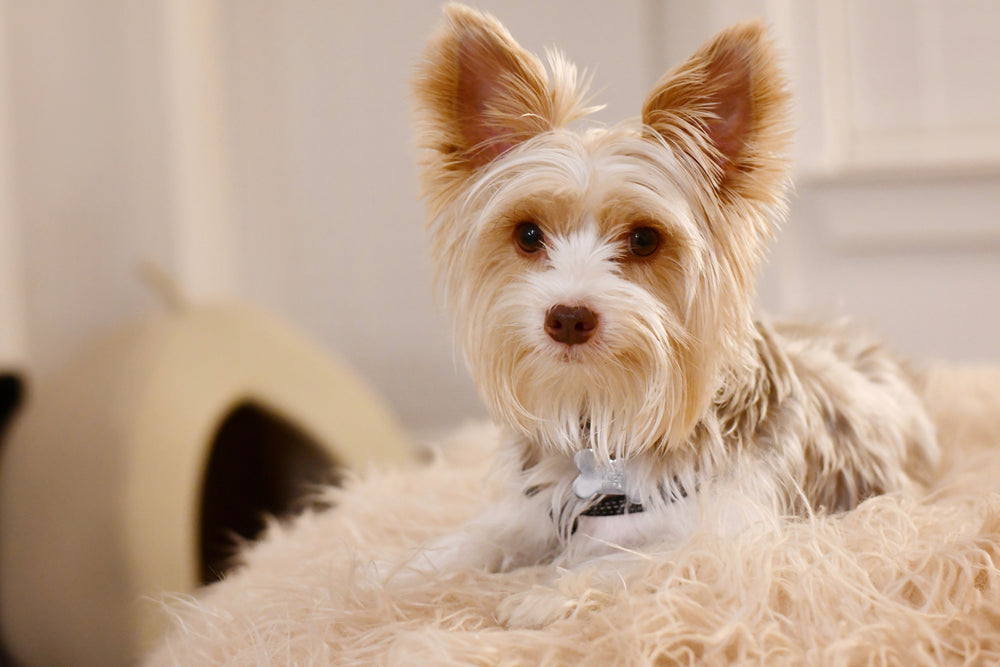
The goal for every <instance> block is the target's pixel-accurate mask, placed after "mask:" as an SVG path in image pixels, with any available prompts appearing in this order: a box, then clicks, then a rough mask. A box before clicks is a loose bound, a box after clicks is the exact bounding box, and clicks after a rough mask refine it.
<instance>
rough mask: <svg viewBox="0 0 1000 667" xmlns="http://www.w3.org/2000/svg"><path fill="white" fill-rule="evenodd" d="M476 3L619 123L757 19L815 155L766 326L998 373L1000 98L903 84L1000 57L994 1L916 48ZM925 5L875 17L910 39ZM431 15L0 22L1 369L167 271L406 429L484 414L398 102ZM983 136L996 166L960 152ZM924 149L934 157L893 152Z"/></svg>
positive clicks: (392, 8)
mask: <svg viewBox="0 0 1000 667" xmlns="http://www.w3.org/2000/svg"><path fill="white" fill-rule="evenodd" d="M942 1H943V0H942ZM481 4H482V5H483V6H486V7H488V8H489V9H491V10H492V11H493V12H494V13H496V14H497V15H498V16H499V17H500V18H501V19H502V20H504V21H505V22H506V23H507V24H508V26H509V27H510V28H511V30H512V31H513V32H514V34H515V35H516V36H517V37H518V38H519V39H520V40H521V41H522V42H523V43H524V44H525V45H526V46H528V47H529V48H532V49H536V50H540V49H541V48H542V47H544V46H546V45H550V44H558V45H560V46H561V47H562V48H563V49H564V50H565V51H567V52H568V53H569V55H570V56H571V57H572V58H573V59H574V60H576V61H577V62H578V63H579V64H581V65H583V66H586V67H588V69H591V70H592V71H593V73H594V88H595V90H597V91H598V92H599V93H600V94H599V96H598V97H599V100H600V101H603V102H607V103H608V108H607V109H606V111H605V112H603V114H602V118H604V119H608V120H614V119H618V118H622V117H625V116H629V115H634V114H636V113H637V111H638V106H639V104H640V102H641V100H642V96H643V93H644V92H645V89H646V88H647V87H648V86H649V85H651V83H652V82H653V80H654V79H655V78H656V77H657V76H658V75H659V74H660V73H661V71H662V70H663V69H665V68H666V66H667V65H668V64H670V63H672V62H674V61H675V60H676V59H677V58H679V57H682V56H683V54H686V53H687V52H688V51H689V50H690V49H692V48H694V47H695V46H696V45H697V44H698V43H700V42H701V41H702V40H703V39H705V38H706V37H708V35H709V34H710V31H712V30H714V29H715V28H717V27H721V25H723V24H725V23H727V22H729V21H730V20H734V19H738V18H741V17H743V16H747V15H752V14H759V13H764V14H765V15H766V16H767V17H768V18H769V20H770V21H771V22H772V24H774V26H775V29H776V31H777V32H778V34H779V36H780V38H781V39H782V41H783V43H784V44H785V45H786V47H787V49H788V51H789V53H790V65H791V67H792V69H793V71H794V73H795V74H796V81H797V93H798V94H799V97H800V99H801V100H802V103H801V106H800V109H801V113H800V116H799V124H800V126H802V137H803V140H802V143H801V146H802V148H801V149H800V151H799V158H800V169H799V171H800V173H801V176H802V181H801V183H800V186H799V188H798V190H797V195H796V197H795V199H794V201H793V209H792V220H791V222H790V224H789V226H788V229H787V230H786V235H785V237H784V238H783V241H782V243H781V245H780V246H779V248H778V249H777V251H776V253H775V255H774V258H773V261H772V264H771V266H770V267H769V269H768V273H767V275H766V276H765V278H764V281H763V286H762V299H763V301H764V303H765V305H766V306H767V307H768V308H769V309H772V310H778V311H805V312H809V313H816V314H829V313H841V312H844V313H853V314H855V315H857V316H859V317H860V318H861V319H862V320H864V321H867V322H870V323H871V324H873V325H874V326H876V327H877V328H879V329H880V330H883V331H885V332H886V333H887V335H888V337H889V338H890V339H891V340H892V341H894V342H895V343H896V344H897V346H898V347H900V348H901V349H903V350H904V351H907V352H909V353H913V354H917V355H936V356H946V357H953V358H961V359H968V360H980V359H988V358H993V359H995V358H997V357H998V356H1000V343H997V342H996V341H997V335H998V333H1000V316H998V314H997V312H998V309H997V308H996V305H997V303H998V301H1000V222H998V216H997V214H996V211H997V210H1000V201H998V198H1000V178H998V174H1000V145H997V142H995V141H994V139H995V137H996V136H997V134H996V133H995V131H996V130H997V127H994V126H990V125H989V119H990V118H992V119H993V120H994V123H995V122H996V119H998V118H1000V101H998V100H997V99H996V97H995V96H994V95H995V92H996V86H997V85H998V84H997V83H995V81H994V82H993V83H989V82H985V83H984V82H981V84H982V85H981V86H980V88H981V89H982V90H980V92H979V93H977V94H978V95H979V97H977V98H975V99H976V100H978V101H979V104H980V106H983V107H985V108H987V109H989V108H990V105H991V104H995V105H996V107H997V108H996V109H994V110H993V111H994V113H993V114H992V115H990V114H980V115H977V116H975V117H974V118H973V117H964V116H962V115H961V114H960V113H957V112H955V111H954V109H952V111H950V112H949V111H948V109H949V107H948V106H947V105H946V104H944V105H943V103H942V102H941V100H940V99H937V98H945V100H947V98H948V89H946V88H941V87H940V86H938V87H937V88H935V87H934V86H924V87H920V85H919V84H912V82H911V81H910V78H907V76H904V75H905V74H907V73H912V72H911V70H910V69H906V67H905V64H906V62H907V61H906V59H905V58H903V59H902V62H903V65H904V69H903V70H902V73H901V72H900V71H899V70H898V68H899V63H898V62H897V61H898V60H900V59H899V58H896V59H895V60H893V59H892V56H893V54H896V55H898V54H901V53H902V54H905V53H906V50H905V49H906V48H908V45H912V44H911V42H912V40H913V39H915V37H914V35H916V36H917V37H919V38H920V39H923V40H927V39H930V40H931V42H932V44H934V45H936V48H935V49H930V50H931V51H934V52H935V53H939V54H941V55H940V58H938V60H934V59H925V61H922V62H921V63H920V67H919V69H920V71H919V72H917V74H915V75H914V76H916V77H917V80H918V81H931V82H933V81H935V79H934V78H933V77H934V76H938V78H941V77H940V71H941V67H942V63H944V65H948V66H952V65H954V66H960V65H961V63H962V59H963V58H967V59H973V60H975V61H976V62H979V60H981V58H980V57H979V55H977V53H978V52H977V51H976V48H978V47H977V44H979V42H977V41H976V35H972V36H971V37H970V36H968V35H966V34H965V33H963V32H962V30H963V29H964V30H967V29H968V26H969V25H973V26H975V25H979V24H982V25H987V26H989V25H992V30H993V31H994V33H993V39H994V41H995V38H996V37H997V35H996V32H997V31H1000V22H998V21H992V19H993V18H995V15H996V10H995V9H994V7H995V5H994V4H993V3H981V4H980V5H979V6H978V9H972V10H970V11H979V12H986V14H985V15H983V20H982V21H975V20H973V21H972V22H971V23H970V22H968V21H967V22H965V23H962V22H961V21H958V20H957V19H956V20H955V21H954V23H955V24H956V25H957V26H958V27H956V28H954V30H953V31H952V32H947V31H946V32H945V33H942V34H939V35H938V36H937V37H935V36H934V34H931V35H930V36H929V37H928V34H927V25H931V26H933V25H935V23H934V20H933V19H934V16H933V15H932V14H928V13H927V10H926V9H925V10H924V14H921V15H920V16H918V18H920V17H923V19H922V20H923V23H921V22H920V21H917V20H916V19H915V20H914V21H907V20H900V21H896V22H890V23H889V24H888V27H887V26H886V25H885V16H882V15H879V14H878V13H877V12H876V13H874V14H872V13H871V12H868V13H866V10H865V9H864V7H865V5H864V3H859V2H858V1H857V0H855V1H853V2H852V1H850V0H843V1H842V2H841V1H838V2H829V3H824V2H805V1H803V2H792V1H790V0H771V1H769V2H765V1H764V0H760V1H759V2H754V1H752V0H735V1H733V2H724V1H722V0H716V1H713V2H704V3H672V2H670V3H668V2H665V1H659V0H629V1H621V2H614V3H611V2H606V1H603V0H587V1H580V0H559V1H557V2H547V3H539V2H537V0H517V1H513V0H512V1H507V2H502V1H500V0H497V1H496V2H490V3H481ZM911 4H912V3H902V2H896V3H891V2H886V3H880V4H879V6H880V7H883V8H888V9H886V10H885V11H887V12H890V13H889V17H890V18H891V17H892V16H893V15H892V13H891V12H892V11H895V12H897V13H899V15H900V16H905V17H910V16H911V15H913V14H914V10H912V9H911ZM919 5H920V6H921V7H925V8H926V7H932V8H933V6H934V5H935V3H934V2H927V3H919ZM956 6H959V7H961V8H963V11H966V8H974V7H976V3H973V2H969V3H957V5H956ZM830 8H834V9H836V8H841V9H842V10H843V11H841V12H840V13H839V14H837V13H835V14H834V15H832V16H831V15H829V14H830V11H832V10H831V9H830ZM880 11H881V10H880ZM438 13H439V3H438V2H436V1H432V0H417V1H413V0H407V1H402V0H401V1H399V2H361V1H358V2H339V1H323V2H307V1H305V0H295V1H292V0H285V1H283V2H275V1H271V0H267V1H265V0H225V1H221V2H218V3H212V2H208V1H206V0H157V1H155V2H154V1H150V2H143V3H137V2H133V1H131V0H88V2H85V3H80V2H70V1H69V0H0V18H2V19H3V20H0V29H2V30H3V33H2V42H0V49H2V50H0V69H3V71H4V74H5V76H0V109H6V110H7V112H8V113H7V115H6V116H4V115H3V114H2V113H0V192H3V191H4V188H7V189H9V190H10V191H11V193H12V197H11V198H9V200H8V201H6V202H4V205H3V206H0V354H3V355H4V358H5V359H9V360H11V361H10V362H8V363H18V364H22V365H25V366H26V367H27V368H28V369H29V370H30V371H31V372H43V371H44V370H45V369H47V368H52V367H54V366H57V365H58V364H61V363H63V362H64V361H65V360H66V359H67V358H68V356H69V355H70V354H72V352H73V351H74V350H75V349H76V348H77V347H78V346H79V345H80V344H81V342H83V341H85V340H87V339H89V338H90V337H92V336H93V335H95V334H96V333H97V332H100V331H103V330H106V329H107V328H108V327H111V326H114V325H116V324H118V323H120V322H122V321H123V320H124V319H127V318H129V317H132V316H136V315H139V314H142V313H144V312H149V311H150V310H152V309H155V308H158V305H157V304H156V303H155V299H152V298H151V297H150V296H149V294H148V293H147V291H146V290H145V289H144V288H143V287H142V286H141V284H140V283H139V281H138V280H137V278H136V277H135V266H136V265H137V264H138V263H139V262H140V261H143V260H152V261H154V262H156V263H158V264H160V265H161V266H163V267H164V268H165V269H167V270H168V271H169V272H171V273H172V274H174V275H175V276H176V277H177V278H178V280H179V281H180V282H181V284H182V285H183V286H184V287H185V288H186V289H187V290H188V292H189V293H191V294H193V295H194V296H196V297H211V296H212V295H229V296H233V297H236V298H240V299H247V300H251V301H254V302H257V303H260V304H263V305H264V306H266V307H268V308H270V309H272V310H275V311H277V312H278V313H279V314H281V315H283V316H284V317H286V318H288V319H289V320H291V321H292V322H294V323H295V324H297V325H298V326H300V327H301V328H303V329H305V330H306V331H307V332H308V333H310V334H311V335H312V336H314V337H315V338H317V339H318V340H319V341H320V342H321V343H322V344H323V345H324V346H325V347H327V348H328V349H330V350H333V351H336V352H337V353H338V354H340V355H341V356H342V357H344V358H345V359H346V360H347V361H348V362H350V363H351V364H353V365H354V366H355V367H356V368H357V369H358V370H360V371H361V372H362V373H363V374H365V375H366V376H368V377H369V378H370V379H371V380H372V381H373V382H374V384H375V385H376V386H377V387H378V388H379V389H380V390H381V391H382V392H383V394H385V395H386V397H387V398H388V399H389V400H390V402H391V404H392V405H393V406H394V407H395V408H396V410H397V411H398V412H399V413H400V414H401V416H402V417H403V419H404V421H405V422H406V423H408V424H409V425H411V426H412V427H414V428H416V429H419V430H431V429H437V428H441V427H443V426H446V425H447V424H449V423H453V422H454V421H456V420H458V419H460V418H461V416H463V415H468V414H476V413H477V412H478V407H477V405H478V404H477V401H476V399H475V397H474V395H473V390H472V388H471V386H470V384H469V382H468V381H467V379H466V377H465V373H464V370H463V369H462V364H461V360H460V358H458V355H457V353H456V352H455V351H454V350H453V347H452V345H451V343H450V336H449V332H448V326H447V322H446V320H445V318H444V317H443V316H442V315H441V314H440V313H439V312H438V311H437V309H436V307H435V305H434V299H433V295H432V291H431V285H430V272H429V267H428V264H427V260H426V247H425V241H424V238H423V234H422V218H421V211H420V207H419V205H418V203H417V202H416V178H415V171H414V168H413V166H412V150H411V146H410V130H409V115H408V108H407V101H406V94H407V85H406V84H407V77H408V75H409V72H410V68H411V67H412V63H413V61H414V59H415V58H416V57H417V55H418V53H419V51H420V47H421V44H422V42H423V40H424V38H425V37H426V35H427V34H428V32H429V31H430V30H431V29H432V28H433V26H434V25H435V24H436V22H437V20H438ZM838 17H840V18H839V19H838ZM840 19H842V20H840ZM838 20H840V23H837V21H838ZM990 21H992V23H991V22H990ZM939 23H940V22H939ZM925 24H926V25H925ZM948 25H952V24H951V23H949V24H948ZM893 26H895V27H893ZM963 26H964V28H963ZM953 27H954V26H953ZM834 28H836V29H834ZM921 31H923V32H921ZM956 31H957V32H956ZM934 39H937V42H934V41H933V40H934ZM921 43H923V42H921ZM959 43H961V44H965V45H967V46H968V48H967V49H965V50H964V51H963V50H961V49H955V48H953V46H954V45H955V44H959ZM893 44H895V45H896V46H897V47H898V48H889V46H888V45H893ZM876 46H878V47H879V48H876ZM920 52H921V53H922V52H923V51H920ZM858 54H861V56H859V55H858ZM886 54H888V56H887V55H886ZM887 57H889V58H890V61H885V60H884V59H885V58H887ZM851 58H853V59H854V60H850V59H851ZM845 59H846V60H845ZM859 59H860V60H859ZM880 59H882V60H880ZM848 61H850V62H854V61H859V62H861V63H862V64H865V63H876V64H878V63H884V62H888V64H886V65H884V67H883V69H884V70H885V76H884V77H883V79H879V81H882V80H884V81H885V82H886V83H884V84H883V85H881V86H875V85H874V84H872V83H871V82H870V81H869V80H868V79H863V78H859V77H858V72H859V71H861V72H866V71H868V70H867V69H865V68H860V69H859V67H858V66H854V69H851V66H849V65H848V66H845V67H843V68H838V63H841V62H848ZM989 62H996V59H995V58H992V60H990V61H989ZM879 66H881V65H879ZM935 67H937V69H935ZM893 68H896V69H893ZM872 71H876V72H877V71H881V70H878V67H876V66H873V69H872ZM945 71H946V70H945ZM935 72H937V74H935ZM988 74H989V71H986V72H985V75H988ZM852 76H853V78H852ZM921 77H922V78H921ZM911 78H912V77H911ZM996 80H1000V76H998V77H996ZM4 82H6V85H5V87H4V85H3V84H4ZM894 82H895V83H894ZM914 85H916V86H917V87H916V88H914V87H913V86H914ZM955 85H958V84H955ZM966 85H967V84H966ZM991 85H992V86H993V87H992V88H991V87H990V86H991ZM894 86H896V87H898V89H897V88H896V87H894ZM928 90H930V92H928ZM959 90H961V91H965V88H964V87H962V88H960V89H959ZM942 91H943V92H942ZM983 91H985V92H983ZM950 94H951V96H952V97H954V96H955V93H954V92H952V93H950ZM907 95H909V96H910V97H909V98H907V97H906V96H907ZM934 95H936V96H937V98H934ZM901 98H902V99H903V100H904V101H905V100H907V99H910V98H915V99H917V100H918V101H919V100H921V99H922V100H924V102H925V103H926V104H925V106H926V107H927V108H930V109H932V110H935V109H936V112H935V113H937V115H936V116H935V115H933V114H931V115H927V114H924V115H920V114H917V115H916V118H917V120H916V121H915V123H916V125H915V128H916V129H913V128H911V132H910V134H909V135H908V136H902V137H901V138H899V139H898V140H897V141H896V143H895V144H892V145H889V146H888V147H886V146H885V145H883V144H878V143H877V140H879V139H880V138H882V137H885V136H890V135H891V136H895V135H893V132H892V129H893V128H894V127H896V126H898V125H900V123H902V120H901V121H900V122H898V123H895V124H894V123H893V122H888V123H886V122H883V123H882V124H881V125H880V124H879V123H878V122H873V121H879V120H882V121H884V120H885V119H886V118H890V119H891V118H893V117H892V116H891V113H893V109H896V111H895V113H903V112H899V111H898V108H903V110H904V112H905V110H906V109H907V108H912V107H914V105H905V104H904V105H899V104H897V105H896V106H895V107H894V106H892V105H891V104H889V102H892V101H898V100H899V99H901ZM935 99H937V101H936V102H935ZM845 100H846V102H845ZM928 100H930V101H928ZM847 102H850V103H847ZM880 105H881V106H880ZM927 105H929V106H927ZM935 105H936V106H935ZM916 106H919V105H916ZM977 108H978V107H977ZM942 109H943V111H942ZM979 111H981V109H979ZM949 113H952V115H951V116H949V115H948V114H949ZM901 118H902V117H901ZM942 118H943V119H944V120H942ZM5 119H6V120H5ZM983 119H986V120H985V121H984V120H983ZM903 120H905V121H906V122H910V120H912V118H911V117H910V116H906V117H905V118H903ZM921 123H923V124H921ZM949 123H950V124H949ZM908 127H909V126H908ZM970 128H971V130H973V141H972V144H973V145H974V146H984V147H985V148H984V150H983V152H982V153H981V154H969V153H960V152H956V151H954V150H953V149H952V148H953V146H954V145H956V144H955V142H954V141H950V139H952V138H954V137H957V136H958V135H959V134H961V135H962V137H966V136H967V135H968V134H969V133H968V132H967V130H969V129H970ZM975 132H979V134H978V135H977V134H975ZM931 135H933V136H931ZM928 136H931V138H930V139H928ZM925 140H926V141H925ZM963 140H964V139H963ZM873 142H875V143H873ZM921 142H922V143H921ZM918 144H919V146H921V150H922V151H923V152H922V153H920V156H922V157H920V159H916V158H913V157H912V155H908V154H907V153H905V151H902V149H901V146H902V147H905V146H911V145H918ZM872 146H874V148H871V147H872ZM950 146H951V147H952V148H949V147H950ZM866 151H867V152H866ZM893 151H895V152H893ZM872 155H874V156H875V157H879V156H883V155H884V156H888V157H887V159H886V160H883V162H884V163H879V164H875V163H874V162H873V158H872ZM918 157H919V156H918ZM4 161H6V163H7V164H8V165H9V166H10V169H9V178H7V179H6V183H5V182H4V178H3V176H4V170H3V169H2V167H3V165H4ZM876 162H877V160H876Z"/></svg>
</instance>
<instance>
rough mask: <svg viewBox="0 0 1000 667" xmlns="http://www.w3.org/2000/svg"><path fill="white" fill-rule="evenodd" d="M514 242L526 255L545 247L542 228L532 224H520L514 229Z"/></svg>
mask: <svg viewBox="0 0 1000 667" xmlns="http://www.w3.org/2000/svg"><path fill="white" fill-rule="evenodd" d="M514 242H515V243H517V247H518V248H520V249H521V250H523V251H524V252H526V253H529V254H530V253H535V252H538V251H539V250H541V249H542V247H543V246H544V245H545V238H544V237H543V236H542V228H541V227H539V226H538V225H537V224H535V223H534V222H522V223H519V224H518V225H517V227H515V228H514Z"/></svg>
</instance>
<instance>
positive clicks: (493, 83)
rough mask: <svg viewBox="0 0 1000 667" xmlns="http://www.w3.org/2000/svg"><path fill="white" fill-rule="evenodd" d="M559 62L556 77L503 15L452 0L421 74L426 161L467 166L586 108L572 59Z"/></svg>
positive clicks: (451, 167) (455, 168)
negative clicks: (524, 44) (504, 22)
mask: <svg viewBox="0 0 1000 667" xmlns="http://www.w3.org/2000/svg"><path fill="white" fill-rule="evenodd" d="M552 64H553V69H554V71H553V74H554V79H553V82H552V84H551V85H550V82H549V79H548V76H547V75H546V71H545V68H544V67H543V66H542V63H541V62H540V61H539V60H538V58H536V57H535V56H534V55H532V54H531V53H529V52H528V51H526V50H525V49H523V48H522V47H521V46H520V45H519V44H518V43H517V42H516V41H514V38H513V37H511V36H510V33H508V32H507V30H506V29H505V28H504V27H503V26H502V25H501V24H500V23H499V21H497V20H496V19H495V18H493V17H492V16H488V15H485V14H480V13H479V12H476V11H474V10H472V9H469V8H467V7H463V6H461V5H448V6H447V7H446V8H445V25H444V27H443V28H442V29H441V30H440V32H438V34H437V35H436V36H435V37H434V38H432V39H431V42H430V44H429V45H428V47H427V51H426V53H425V57H424V59H423V61H422V63H421V65H420V66H419V68H418V70H417V75H416V78H415V81H414V91H415V97H416V106H417V113H418V120H419V122H420V128H419V137H418V140H419V143H420V145H421V147H422V148H425V149H428V150H429V151H430V156H429V159H430V160H431V161H432V162H431V164H430V165H426V164H425V166H431V167H436V168H440V169H443V170H445V171H450V172H452V173H453V174H454V173H456V172H457V173H461V172H466V173H468V172H471V171H474V170H476V169H478V168H480V167H482V166H484V165H486V164H488V163H490V162H492V161H493V160H495V159H496V158H498V157H499V156H501V155H503V154H504V153H505V152H507V151H508V150H510V149H511V148H512V147H514V146H516V145H517V144H518V143H520V142H522V141H525V140H526V139H530V138H531V137H533V136H535V135H537V134H539V133H541V132H545V131H547V130H551V129H553V128H556V127H559V126H561V125H563V124H565V123H566V122H568V121H569V120H571V119H572V118H573V117H575V116H577V115H579V114H580V112H581V110H579V109H578V102H579V93H578V91H577V90H576V86H575V71H574V69H573V67H572V65H570V64H569V63H567V62H565V61H564V60H562V59H560V58H558V57H556V58H555V59H554V60H553V63H552Z"/></svg>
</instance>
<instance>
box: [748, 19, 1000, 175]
mask: <svg viewBox="0 0 1000 667" xmlns="http://www.w3.org/2000/svg"><path fill="white" fill-rule="evenodd" d="M862 7H864V5H863V4H859V3H858V2H857V0H800V1H799V2H793V1H792V0H770V1H769V2H768V11H769V13H771V14H773V15H774V16H777V17H780V20H778V21H774V25H775V28H776V29H777V30H778V32H779V35H780V36H781V38H782V39H783V41H784V42H786V43H788V44H792V45H794V48H793V54H792V56H793V59H794V62H793V69H794V70H795V71H796V77H795V84H796V91H795V92H796V95H797V96H798V97H799V98H800V99H799V108H800V109H801V110H803V113H801V114H800V117H799V124H800V125H803V124H805V123H808V124H810V125H816V124H819V126H820V127H819V128H818V133H817V134H818V138H817V139H815V140H814V144H813V145H809V146H808V147H807V148H806V149H805V150H802V151H800V155H799V164H798V170H799V172H800V173H801V174H802V175H803V176H804V177H805V178H806V179H809V180H837V179H839V178H844V177H850V176H851V175H852V174H856V173H864V174H869V175H870V174H879V173H884V174H886V175H889V176H890V177H891V174H892V173H893V172H895V171H905V172H907V173H910V174H914V173H918V172H923V171H926V172H929V173H932V174H942V173H948V172H956V173H957V172H961V171H968V170H970V169H972V170H978V171H990V170H995V169H998V168H1000V120H998V122H997V123H994V124H993V125H992V126H987V127H975V128H972V127H969V128H963V127H958V126H952V127H946V128H944V127H941V126H940V124H936V123H935V121H934V112H935V111H936V112H937V113H938V114H939V115H941V114H947V112H948V109H947V107H946V106H944V107H942V105H943V104H945V105H946V102H947V99H948V97H947V93H946V91H945V89H944V87H943V85H942V84H943V83H944V81H945V80H946V77H947V68H948V67H949V64H948V63H947V57H948V52H947V49H946V45H945V44H944V43H943V42H942V41H941V39H939V33H938V29H939V25H940V22H941V21H942V20H943V18H942V17H945V16H947V15H948V14H947V12H946V6H945V3H943V2H942V1H941V0H923V1H922V2H918V3H914V4H913V11H914V16H915V17H916V25H915V27H914V30H915V31H916V34H910V35H907V34H902V33H898V32H897V33H895V34H887V35H886V45H885V49H886V50H887V51H892V49H893V48H895V47H897V46H902V45H906V44H907V43H909V44H911V45H912V44H913V43H918V44H919V45H920V48H919V49H918V52H919V54H920V58H918V59H917V60H916V61H913V63H912V65H913V67H915V68H918V70H919V72H920V73H922V74H921V79H920V80H921V88H922V90H921V93H920V95H919V99H916V100H915V101H914V107H913V109H914V114H915V116H914V119H915V120H916V122H917V127H915V128H914V127H913V124H912V123H911V124H910V126H909V127H901V128H891V127H888V124H887V123H881V124H880V125H881V127H878V128H877V129H866V128H864V127H862V126H860V125H859V124H858V121H857V119H856V118H855V112H856V111H857V105H858V104H859V98H858V95H859V94H860V93H862V92H863V91H860V90H859V89H858V82H857V81H856V80H855V77H854V72H852V62H851V53H852V49H857V48H862V47H863V46H864V45H862V44H859V43H858V41H857V40H858V35H857V34H856V32H855V31H854V30H853V29H852V24H853V23H854V22H857V21H862V20H865V19H864V17H863V16H857V15H856V14H857V12H859V11H860V10H861V8H862ZM898 29H899V28H898V27H897V30H898ZM997 36H998V37H1000V26H998V27H997ZM893 40H896V41H895V42H894V41H893ZM951 66H955V67H961V66H962V63H960V62H959V63H952V64H951ZM984 85H992V86H996V85H997V83H996V82H988V81H987V82H984ZM997 112H998V119H1000V109H998V110H997ZM810 129H812V130H816V129H817V128H810Z"/></svg>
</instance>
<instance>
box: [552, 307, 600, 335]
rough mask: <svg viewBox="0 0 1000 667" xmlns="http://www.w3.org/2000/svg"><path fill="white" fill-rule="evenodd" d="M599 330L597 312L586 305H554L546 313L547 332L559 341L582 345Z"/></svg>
mask: <svg viewBox="0 0 1000 667" xmlns="http://www.w3.org/2000/svg"><path fill="white" fill-rule="evenodd" d="M595 331H597V313H595V312H594V311H592V310H591V309H590V308H586V307H584V306H563V305H561V304H560V305H558V306H553V307H552V308H550V309H549V312H548V313H546V314H545V333H547V334H548V335H549V338H551V339H552V340H554V341H556V342H557V343H565V344H566V345H580V344H582V343H586V342H587V341H588V340H590V338H591V336H593V335H594V332H595Z"/></svg>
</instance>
